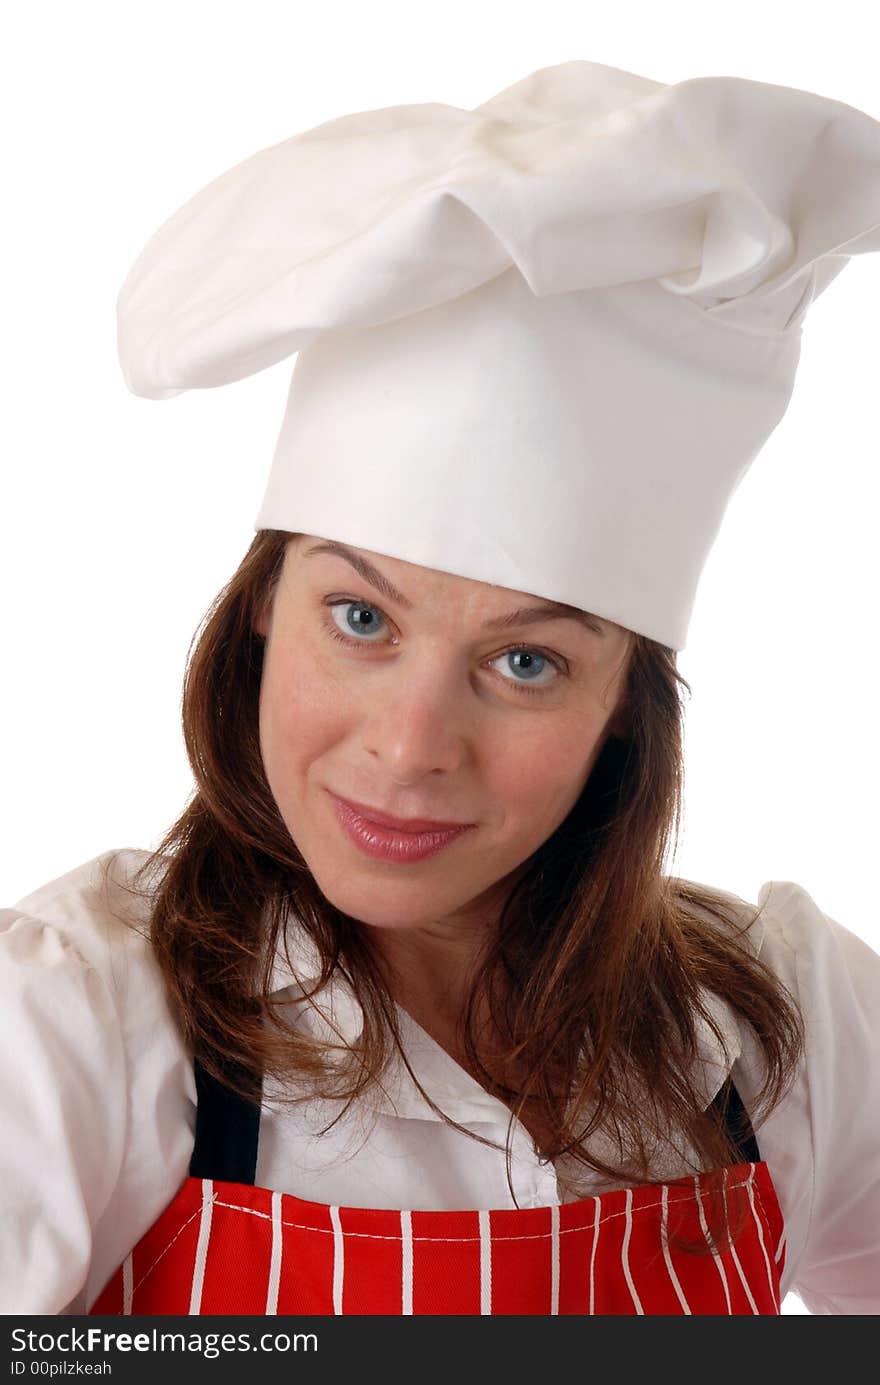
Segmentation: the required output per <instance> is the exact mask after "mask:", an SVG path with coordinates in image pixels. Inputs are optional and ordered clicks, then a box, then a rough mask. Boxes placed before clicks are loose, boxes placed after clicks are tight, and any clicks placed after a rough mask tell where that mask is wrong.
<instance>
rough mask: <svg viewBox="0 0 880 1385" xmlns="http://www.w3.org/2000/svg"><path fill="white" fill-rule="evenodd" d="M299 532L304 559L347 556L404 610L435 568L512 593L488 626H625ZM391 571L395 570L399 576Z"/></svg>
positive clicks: (449, 580) (442, 579) (599, 630)
mask: <svg viewBox="0 0 880 1385" xmlns="http://www.w3.org/2000/svg"><path fill="white" fill-rule="evenodd" d="M298 538H299V543H298V544H297V551H298V553H299V554H300V556H301V558H302V560H303V562H304V563H305V562H307V560H310V559H315V558H318V557H319V556H320V555H322V554H325V555H330V556H333V557H336V558H338V559H342V560H343V561H344V562H346V563H347V564H348V565H349V566H350V567H351V568H353V570H354V571H355V572H357V573H358V575H359V576H360V577H362V578H363V579H364V581H366V582H368V583H369V584H370V585H371V586H372V587H374V588H375V589H376V590H377V591H379V592H380V593H381V595H382V596H383V597H384V598H385V599H386V600H387V601H392V602H394V603H395V604H396V605H398V606H401V607H402V608H403V609H404V610H411V609H412V607H413V601H412V600H411V598H410V597H409V596H408V595H407V592H406V590H405V589H404V588H405V587H406V586H407V584H408V585H409V586H410V589H412V586H413V585H414V582H415V583H417V582H418V581H419V580H420V579H421V578H423V577H424V575H425V574H430V576H431V578H432V580H433V581H434V582H435V583H439V584H441V585H442V584H444V583H446V584H449V585H453V586H461V587H467V588H474V589H477V590H483V591H486V592H496V593H497V594H498V596H499V598H501V597H506V598H507V608H506V609H504V610H502V611H501V612H500V613H499V614H498V615H497V616H495V617H493V618H490V619H489V620H488V621H487V622H485V627H486V628H487V629H497V630H500V629H505V628H510V627H511V626H513V625H524V624H529V623H534V622H535V621H538V620H551V619H557V620H558V619H566V620H569V621H571V622H573V623H574V624H576V625H578V626H580V627H582V628H585V629H587V630H589V631H591V632H592V633H593V634H594V635H599V636H605V635H608V634H610V633H611V632H612V631H614V630H618V631H619V630H621V629H622V627H620V626H618V625H615V623H614V622H613V621H610V620H606V619H605V618H603V617H600V616H597V615H595V614H593V613H592V612H590V611H585V610H582V609H581V608H580V607H578V606H573V605H569V604H568V603H566V602H561V601H551V600H546V599H544V598H541V597H537V596H534V595H533V594H531V593H526V592H520V591H515V590H513V589H510V588H507V587H496V586H494V585H493V584H491V583H487V582H480V581H476V580H474V579H472V578H465V577H461V576H459V575H457V574H453V573H447V572H443V571H441V570H438V569H434V568H426V567H421V566H419V565H418V564H414V563H409V562H406V561H404V560H403V559H397V558H391V557H389V556H387V555H385V554H379V553H375V552H373V551H372V550H365V549H359V548H355V547H353V546H352V545H349V544H346V543H343V542H341V541H339V540H335V539H320V538H317V537H315V536H313V535H300V536H298ZM389 574H393V576H394V578H395V580H394V581H392V577H391V575H389ZM398 583H399V585H398ZM512 603H513V604H512Z"/></svg>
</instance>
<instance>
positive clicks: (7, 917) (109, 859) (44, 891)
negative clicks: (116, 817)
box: [0, 848, 149, 970]
mask: <svg viewBox="0 0 880 1385" xmlns="http://www.w3.org/2000/svg"><path fill="white" fill-rule="evenodd" d="M148 857H149V852H147V851H137V850H133V849H131V848H123V849H120V850H116V851H106V852H104V853H103V854H102V855H100V856H95V857H93V858H92V859H91V860H89V861H84V862H83V863H82V864H81V865H78V866H74V867H73V869H72V870H69V871H66V872H65V873H64V874H63V875H59V876H57V877H56V878H55V879H54V880H50V881H47V882H46V883H45V884H43V885H40V886H39V887H38V888H37V889H35V890H33V891H31V893H30V894H27V895H25V896H24V897H23V898H22V899H19V900H17V901H16V903H15V904H14V905H12V906H11V907H9V908H5V909H3V910H0V927H2V929H3V931H4V932H6V933H7V934H10V935H11V934H12V933H14V932H16V931H23V930H26V929H27V922H28V921H30V922H31V923H32V924H33V923H36V924H37V925H38V926H39V927H40V929H41V930H42V931H46V932H51V933H54V934H55V935H56V936H57V938H58V939H59V941H60V943H61V945H62V946H66V947H67V948H68V949H70V950H72V951H76V952H79V953H80V955H81V956H82V958H83V961H85V962H87V963H88V964H89V965H91V966H93V967H96V968H98V969H100V970H105V969H106V966H107V961H108V958H109V957H110V955H111V954H112V953H113V952H114V951H116V950H118V949H119V948H123V949H126V950H128V951H130V952H131V953H132V954H137V953H142V952H144V951H145V947H144V944H145V941H146V932H145V927H146V923H147V920H148V914H149V909H148V905H147V903H146V900H145V899H144V898H138V897H137V896H136V895H135V894H133V893H132V890H131V882H132V881H133V878H134V875H135V872H136V871H137V870H138V868H139V867H140V866H142V865H144V864H145V862H146V861H147V859H148Z"/></svg>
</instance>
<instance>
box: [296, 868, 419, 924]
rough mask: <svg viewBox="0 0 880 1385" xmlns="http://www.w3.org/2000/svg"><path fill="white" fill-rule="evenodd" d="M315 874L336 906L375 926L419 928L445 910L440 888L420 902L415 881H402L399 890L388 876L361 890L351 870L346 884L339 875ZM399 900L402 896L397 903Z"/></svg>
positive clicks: (319, 884) (321, 889)
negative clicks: (439, 896) (328, 877)
mask: <svg viewBox="0 0 880 1385" xmlns="http://www.w3.org/2000/svg"><path fill="white" fill-rule="evenodd" d="M312 874H313V875H314V877H315V880H316V882H317V884H318V888H319V889H320V891H321V893H322V894H323V895H324V897H325V899H327V900H328V901H329V902H330V903H331V904H332V905H333V907H334V908H335V909H339V911H340V912H341V913H343V914H347V915H348V916H349V918H353V919H357V920H358V922H359V923H365V924H368V925H369V926H370V927H371V928H415V927H418V926H419V924H422V923H428V922H431V921H435V920H436V919H437V917H438V916H439V914H441V913H444V912H445V910H444V908H443V906H442V904H440V902H439V901H438V899H437V891H436V890H432V891H425V895H424V899H423V900H421V901H419V900H416V899H415V898H414V896H415V894H416V890H415V888H414V886H413V884H412V883H410V884H409V885H407V884H406V882H401V885H400V886H399V888H398V889H395V888H394V886H393V884H392V883H391V882H389V881H388V880H387V879H385V880H381V879H379V880H376V881H375V882H374V883H373V884H372V886H365V887H364V888H362V889H358V887H357V884H356V882H355V881H354V880H353V879H352V877H351V873H350V872H349V873H348V879H347V880H346V881H345V883H344V884H342V883H341V882H340V877H339V876H338V875H337V876H336V877H335V879H325V878H323V877H322V876H321V874H320V873H319V872H317V871H312ZM421 889H424V886H422V887H421ZM396 899H399V902H398V903H397V904H395V900H396ZM422 905H423V906H424V908H422V907H421V906H422Z"/></svg>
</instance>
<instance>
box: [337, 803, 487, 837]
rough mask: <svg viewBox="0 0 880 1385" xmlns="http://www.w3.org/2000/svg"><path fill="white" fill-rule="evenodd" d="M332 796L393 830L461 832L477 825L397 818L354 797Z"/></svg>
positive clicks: (369, 818) (360, 815)
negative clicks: (359, 801) (356, 800)
mask: <svg viewBox="0 0 880 1385" xmlns="http://www.w3.org/2000/svg"><path fill="white" fill-rule="evenodd" d="M332 797H333V798H335V799H336V800H337V802H338V803H344V804H345V805H346V807H348V808H350V809H351V810H352V812H354V813H357V815H358V817H362V818H364V819H365V820H366V821H367V822H375V823H377V824H378V825H379V826H380V827H387V828H389V829H390V830H391V831H392V832H460V831H463V830H464V829H465V828H466V827H474V826H476V824H475V823H473V822H441V821H439V820H438V819H437V818H396V817H392V815H391V814H390V813H383V812H382V811H381V810H380V809H379V808H371V807H370V805H369V804H368V803H357V802H355V800H354V799H353V798H341V797H340V795H339V794H333V795H332Z"/></svg>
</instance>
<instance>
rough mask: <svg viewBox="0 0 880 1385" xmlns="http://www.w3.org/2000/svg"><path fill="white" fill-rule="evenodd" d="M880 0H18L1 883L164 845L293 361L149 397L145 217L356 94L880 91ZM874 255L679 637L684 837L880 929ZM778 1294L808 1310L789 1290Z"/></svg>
mask: <svg viewBox="0 0 880 1385" xmlns="http://www.w3.org/2000/svg"><path fill="white" fill-rule="evenodd" d="M872 10H873V6H871V5H870V4H868V3H865V0H861V3H852V0H836V3H835V5H834V6H833V9H829V8H828V7H827V6H821V7H820V6H815V7H813V6H805V5H803V4H795V3H776V4H768V3H766V0H764V3H743V0H739V2H738V3H737V4H736V5H728V6H724V7H721V8H719V7H718V6H714V5H707V4H705V0H702V3H681V2H679V3H675V0H672V3H665V4H663V5H656V4H648V3H644V4H633V3H629V4H627V3H626V0H622V3H619V4H617V5H615V6H614V7H613V9H612V8H611V7H609V6H607V5H604V4H603V5H592V4H588V3H586V2H585V0H584V2H582V3H580V4H572V3H570V2H569V3H564V4H563V3H553V2H552V0H542V2H541V3H540V4H534V3H530V4H527V5H526V4H521V5H515V4H511V3H509V2H508V3H499V2H497V0H492V2H489V0H483V2H482V3H481V0H467V3H461V0H444V3H443V4H442V5H429V4H425V3H421V0H415V3H409V4H399V3H391V0H384V3H383V0H369V3H366V4H355V3H341V0H335V2H334V0H324V3H321V4H318V3H317V2H316V0H315V2H314V3H310V4H300V3H280V0H279V2H276V3H271V0H249V3H248V4H244V3H237V4H230V3H217V0H174V3H169V0H149V3H147V2H146V0H143V3H139V4H134V3H125V0H121V2H120V3H115V4H110V3H107V4H98V3H95V0H91V2H89V0H86V2H85V3H84V2H83V0H80V3H78V4H76V5H67V4H63V3H55V4H46V3H43V4H40V3H30V4H28V5H21V6H18V7H17V8H16V13H15V16H14V18H13V19H12V20H10V19H9V18H7V20H6V24H5V25H4V29H5V34H6V42H5V47H6V55H5V59H4V71H3V74H2V75H3V81H2V84H0V85H2V103H3V107H4V108H5V109H3V111H2V114H3V130H4V178H3V183H4V193H5V197H4V200H5V203H6V210H5V213H4V218H3V222H2V236H3V266H4V271H5V273H4V284H3V300H4V313H3V317H4V330H3V333H2V348H0V349H2V351H3V356H4V361H3V383H4V389H3V408H2V415H0V430H2V438H0V447H2V453H0V455H2V492H0V493H2V509H0V523H2V543H0V592H2V648H3V670H2V671H3V677H2V679H0V736H2V769H3V785H4V792H3V794H2V796H0V814H2V818H0V828H2V840H3V845H4V849H3V851H2V854H0V903H9V904H11V903H13V902H14V901H15V900H17V899H18V898H20V897H21V896H23V895H24V894H26V893H28V892H30V891H31V890H33V889H35V888H36V887H37V886H38V885H40V884H41V883H43V882H45V881H48V880H50V879H52V878H54V877H55V876H57V875H59V874H61V873H62V872H64V871H67V870H69V869H71V868H72V867H74V866H76V865H78V864H79V863H81V862H83V861H85V860H88V859H90V858H91V857H93V856H96V855H98V854H99V853H100V852H102V851H106V850H109V849H110V848H114V847H124V846H132V847H133V846H137V847H149V846H151V845H155V843H156V842H157V841H158V839H159V837H160V835H161V833H162V832H163V831H164V829H165V828H166V827H167V826H168V824H169V823H170V822H171V821H172V820H173V819H174V818H175V817H176V816H177V814H178V813H179V812H180V810H181V808H182V807H183V804H184V801H185V799H186V796H187V794H188V793H189V790H190V786H191V778H190V771H189V767H188V764H187V762H186V758H185V755H184V750H183V742H182V737H181V734H180V726H179V703H180V690H181V681H182V676H183V669H184V663H185V659H186V655H187V650H188V647H189V642H190V639H191V637H192V635H193V634H194V632H195V630H196V628H197V626H198V624H199V622H200V621H201V619H202V616H203V614H204V612H205V610H206V608H207V606H208V604H209V602H210V601H211V599H212V598H213V596H214V595H215V594H216V592H217V591H218V590H219V589H220V587H221V586H222V585H223V583H224V582H225V581H226V580H227V579H228V577H229V576H230V575H231V574H232V572H233V571H234V570H235V568H236V566H237V565H238V562H239V561H240V559H241V557H242V556H243V554H244V552H245V550H246V548H247V546H248V544H249V543H250V540H251V538H252V535H253V521H254V519H255V517H256V513H257V509H258V507H259V503H260V500H261V498H262V492H263V487H264V485H265V481H266V478H267V475H268V467H269V462H270V459H271V454H272V451H273V448H274V443H275V437H276V434H277V431H278V428H279V426H280V422H281V416H282V412H283V408H284V403H285V399H286V393H287V385H288V381H289V376H290V370H291V368H292V365H293V361H292V360H290V361H285V362H282V363H281V364H279V365H277V366H275V367H274V368H273V369H271V370H268V371H264V372H263V373H261V374H259V375H257V376H253V377H251V378H250V379H247V380H244V381H241V382H239V383H237V384H235V385H231V386H227V387H225V388H223V389H217V390H207V391H204V392H193V393H190V394H185V395H181V396H178V397H177V398H176V399H173V400H166V401H149V400H144V399H139V398H136V397H134V396H133V395H131V394H129V393H128V392H127V390H126V388H125V385H124V382H123V380H122V376H121V373H120V372H119V368H118V364H117V361H116V355H115V316H114V314H115V297H116V293H117V291H118V289H119V286H120V285H121V282H122V280H123V278H124V276H125V274H126V272H127V270H128V268H129V266H130V264H131V263H132V261H133V260H134V258H135V257H136V255H137V254H138V253H139V251H140V249H141V247H142V245H143V244H144V242H145V241H146V239H147V238H148V236H150V235H151V234H152V232H153V231H154V230H155V229H156V228H157V226H158V225H159V224H160V222H161V221H163V220H164V219H165V218H166V217H167V216H169V215H170V214H171V213H172V212H173V211H175V210H176V209H177V207H178V206H180V205H181V203H182V202H184V201H185V200H186V199H187V198H189V197H190V196H191V195H192V194H193V193H194V192H195V191H197V190H198V189H199V188H201V187H202V186H204V184H205V183H207V182H208V181H210V180H211V179H212V178H214V177H216V176H217V175H218V174H219V173H221V172H223V171H224V170H225V169H227V168H229V167H230V166H231V165H232V164H234V163H237V162H238V161H239V160H241V159H243V158H246V157H247V156H248V155H249V154H251V153H254V152H255V151H256V150H258V149H261V148H264V147H266V146H267V145H270V144H274V143H276V142H277V141H279V140H281V139H284V138H286V137H288V136H289V135H292V134H295V133H297V132H298V131H300V130H304V129H307V128H310V127H311V126H313V125H316V124H318V123H320V122H322V121H324V120H329V119H332V118H333V117H335V116H337V115H341V114H345V113H348V112H351V111H356V110H367V109H370V108H374V107H380V106H388V105H396V104H399V103H404V102H420V101H439V102H444V103H447V104H450V105H457V106H463V107H468V108H469V107H472V106H475V105H478V104H480V103H481V102H482V101H484V100H486V99H488V98H489V97H490V96H491V95H493V94H494V93H495V92H497V91H500V90H501V89H502V88H503V87H506V86H508V85H510V84H511V83H513V82H515V81H517V80H519V79H520V78H522V77H524V76H526V75H527V74H528V73H530V72H532V71H534V70H535V69H537V68H539V67H544V66H549V65H551V64H554V63H557V62H562V61H567V60H569V59H572V58H580V59H587V60H590V61H593V62H601V63H606V64H609V65H611V66H617V67H621V68H624V69H626V70H628V71H632V72H635V73H639V74H640V75H642V76H647V77H650V78H652V79H654V80H659V81H665V82H676V81H681V80H684V79H686V78H689V77H695V76H705V75H719V74H721V75H731V76H739V77H746V78H751V79H754V80H759V81H766V82H772V83H777V84H781V85H787V86H796V87H801V88H805V89H807V90H811V91H815V92H819V93H821V94H823V95H825V96H829V97H833V98H836V99H837V100H841V101H845V102H847V103H848V104H850V105H853V106H857V107H860V108H861V109H862V110H865V111H867V112H868V113H870V114H872V115H874V116H875V117H877V118H878V119H880V81H878V75H877V48H876V36H875V30H874V28H873V24H872ZM878 313H880V256H869V255H864V256H860V257H856V258H853V259H852V260H851V261H850V264H849V265H848V266H847V267H846V269H844V271H843V273H842V274H841V275H840V276H839V277H838V279H836V280H835V281H834V283H832V284H831V286H830V287H829V289H828V290H827V291H826V293H825V294H824V295H823V296H822V297H821V299H819V300H818V301H817V302H816V303H815V304H814V305H813V307H812V309H811V310H810V313H809V317H808V321H807V323H806V325H805V330H804V336H803V351H802V357H801V365H800V369H799V372H798V377H797V381H796V385H795V392H794V396H793V399H792V402H791V404H790V406H789V409H788V412H787V414H786V416H785V418H784V419H783V421H782V423H781V424H780V425H779V427H778V428H777V429H776V431H775V433H774V434H773V436H772V437H771V439H770V440H769V441H768V443H767V445H766V446H765V448H764V450H763V451H762V453H761V454H760V456H759V458H758V459H757V461H756V462H755V464H754V465H753V467H752V469H751V471H750V472H749V473H748V475H747V476H746V478H745V480H744V481H743V483H742V485H741V486H740V488H739V490H738V491H737V493H736V494H735V496H734V498H733V501H732V503H731V505H730V507H729V509H728V512H727V516H726V520H725V524H724V527H723V528H722V532H721V535H720V537H719V539H718V541H717V543H716V545H715V547H714V549H713V551H712V553H711V555H710V558H709V561H708V563H707V566H706V568H705V570H704V575H703V580H702V583H701V587H700V591H699V594H698V598H697V604H696V608H695V611H694V616H693V620H692V623H691V628H690V633H689V638H688V646H687V648H686V649H685V651H684V652H683V653H682V654H681V655H680V658H679V667H680V668H681V670H682V672H683V674H684V676H685V677H686V678H687V679H688V681H689V682H690V684H691V686H692V689H693V697H692V699H691V701H690V705H689V711H688V729H687V799H686V819H685V824H684V834H683V839H682V844H681V847H680V850H679V853H678V856H677V857H676V859H675V861H674V863H672V868H673V869H674V870H675V871H676V872H677V873H680V874H683V875H687V876H690V877H692V878H695V879H699V880H704V881H707V882H710V883H713V884H717V885H721V886H723V887H725V888H729V889H733V890H736V891H737V892H738V893H740V894H742V895H744V896H745V897H746V898H749V899H754V898H755V896H756V894H757V890H758V888H759V887H760V885H761V884H762V883H763V882H764V881H765V880H770V879H776V880H785V879H788V880H795V881H798V882H799V883H800V884H802V885H803V886H804V887H805V888H806V889H807V890H808V891H809V892H810V893H811V894H812V895H813V897H814V899H815V900H816V901H817V902H818V903H819V905H820V906H821V907H822V908H823V909H825V910H826V912H828V913H830V914H831V915H832V916H834V917H835V918H837V919H838V920H839V921H841V922H842V923H844V924H845V925H846V926H847V927H848V928H850V929H851V930H852V931H853V932H855V933H858V934H860V935H861V936H862V937H863V938H865V939H866V940H867V941H868V942H869V943H870V944H871V945H872V946H873V947H874V948H875V949H876V950H878V951H880V915H878V909H877V904H876V896H875V894H874V889H875V881H874V870H875V868H876V863H877V857H878V827H880V814H878V809H877V790H876V785H877V780H878V769H880V755H878V734H877V673H878V663H877V654H876V646H877V635H878V621H877V605H878V593H880V556H878V551H877V549H878V545H877V541H876V535H877V527H878V504H877V502H878V489H880V488H878V482H877V468H878V462H880V438H878V410H877V389H878V359H880V358H878V350H877V332H876V322H877V318H878ZM783 1311H784V1312H799V1311H804V1310H803V1309H802V1307H801V1305H800V1301H799V1300H798V1299H796V1297H795V1296H794V1295H791V1294H790V1295H789V1296H788V1298H787V1300H786V1303H785V1307H784V1310H783Z"/></svg>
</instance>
